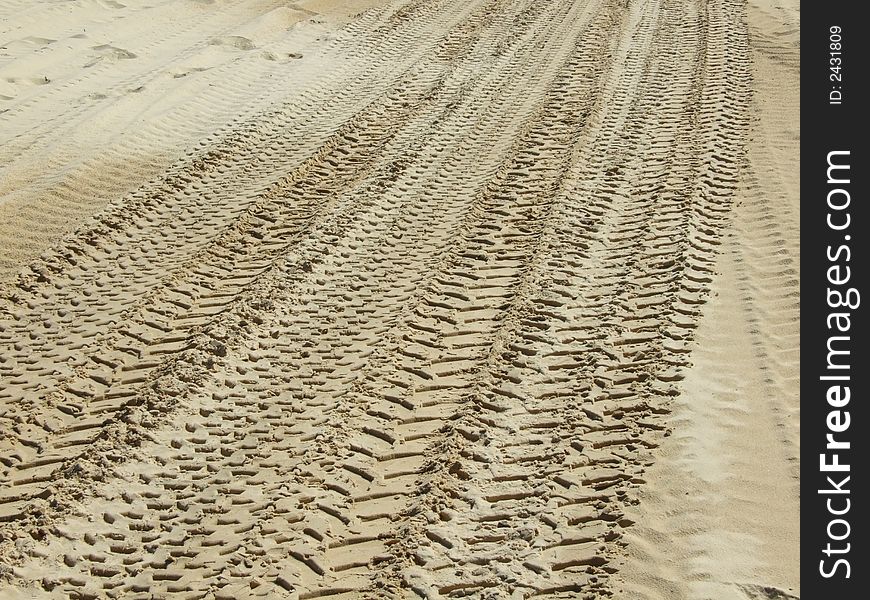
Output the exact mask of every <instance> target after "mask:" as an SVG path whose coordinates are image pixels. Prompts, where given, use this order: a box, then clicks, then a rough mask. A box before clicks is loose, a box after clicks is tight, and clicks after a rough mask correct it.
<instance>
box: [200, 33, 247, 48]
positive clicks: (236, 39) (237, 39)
mask: <svg viewBox="0 0 870 600" xmlns="http://www.w3.org/2000/svg"><path fill="white" fill-rule="evenodd" d="M209 44H211V45H212V46H226V47H229V48H235V49H236V50H253V49H254V48H256V47H257V46H256V45H254V42H252V41H251V40H249V39H248V38H246V37H242V36H240V35H225V36H222V37H216V38H212V40H211V41H210V42H209Z"/></svg>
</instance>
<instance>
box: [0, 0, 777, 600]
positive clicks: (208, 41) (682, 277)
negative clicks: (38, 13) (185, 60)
mask: <svg viewBox="0 0 870 600" xmlns="http://www.w3.org/2000/svg"><path fill="white" fill-rule="evenodd" d="M94 4H95V5H97V6H98V7H99V10H101V11H102V10H109V9H108V8H106V6H108V4H103V3H99V4H97V3H94ZM183 4H184V6H185V7H186V8H185V10H190V11H194V10H205V9H206V8H208V7H212V8H213V9H214V10H213V13H212V16H213V17H214V18H215V20H216V22H217V21H220V22H221V23H223V25H221V26H220V27H218V26H215V27H214V28H213V30H211V31H210V32H208V34H207V35H202V33H203V32H202V31H198V33H197V40H198V41H197V42H196V44H194V46H192V47H195V50H194V51H192V54H191V57H192V59H191V62H190V63H189V66H191V67H193V68H198V67H196V65H200V66H202V65H203V64H204V63H202V62H197V61H206V62H207V61H209V60H218V61H219V62H220V65H223V66H218V67H209V69H212V68H213V69H218V70H219V69H221V68H223V69H224V73H225V74H228V75H230V77H229V80H228V81H229V83H228V85H238V86H239V87H238V95H236V96H233V97H231V98H228V99H227V103H226V105H225V107H226V112H224V113H222V114H224V115H225V117H226V119H228V120H227V121H226V122H225V123H222V122H221V119H220V118H219V117H218V116H216V115H217V113H211V112H208V111H206V112H205V113H199V112H197V110H199V109H196V108H194V107H188V106H187V105H186V104H182V105H179V108H177V109H175V108H167V110H166V112H165V114H166V115H168V116H167V119H168V120H167V121H166V123H170V122H172V120H173V119H175V120H178V121H180V122H182V123H188V122H189V120H190V119H193V118H194V117H193V116H191V115H194V114H196V115H198V116H197V117H195V118H199V119H202V120H203V122H204V123H205V122H207V123H208V127H206V126H205V125H203V127H202V128H200V129H197V128H195V127H193V126H186V127H185V128H183V129H184V131H183V135H184V136H187V137H186V138H185V139H187V140H189V141H188V142H184V141H183V140H181V138H180V137H179V138H172V139H170V140H167V141H166V142H165V144H164V145H165V146H169V147H172V148H176V150H174V152H177V153H179V155H178V156H177V157H175V158H174V159H173V160H172V161H168V160H167V161H164V162H159V164H158V162H155V163H154V164H153V165H152V166H151V167H149V169H146V170H143V171H142V173H141V175H135V174H133V175H132V176H124V177H120V176H119V177H118V183H116V184H111V185H108V184H107V185H105V186H104V187H99V190H102V191H101V192H100V194H103V195H102V196H99V194H94V200H93V202H92V204H90V205H87V206H85V207H79V206H78V205H77V204H75V203H73V204H75V206H71V207H70V208H69V209H68V210H69V212H70V213H71V214H72V213H75V214H76V215H77V217H76V218H78V219H81V223H82V224H81V225H80V226H77V227H75V228H73V225H71V224H69V223H67V224H65V225H64V227H60V228H59V229H56V230H54V229H53V230H51V232H46V233H45V236H44V237H43V238H41V239H43V245H44V249H45V252H44V254H43V256H42V257H41V258H39V259H36V260H33V261H32V262H31V263H30V264H29V266H27V267H25V268H24V269H18V270H17V273H16V275H15V276H14V278H13V279H12V281H11V282H10V283H9V284H8V285H6V286H5V287H4V288H3V297H2V306H0V310H2V312H0V349H2V351H0V355H2V356H3V360H2V362H0V374H2V377H3V386H2V388H0V422H2V427H0V485H2V489H0V561H2V563H3V565H4V568H3V569H2V573H0V574H2V576H3V583H2V584H0V586H2V587H0V594H7V595H9V596H10V597H12V596H13V595H14V594H19V595H25V596H26V595H28V594H32V595H37V596H44V597H70V596H73V597H91V598H101V597H143V598H144V597H149V596H150V595H152V594H153V595H157V596H161V597H185V598H187V597H190V598H227V599H230V598H232V599H235V598H247V597H264V598H284V597H286V598H300V599H301V598H348V599H350V598H385V597H395V598H404V597H421V598H460V597H474V598H493V599H494V598H532V597H534V598H568V597H586V598H606V597H612V596H613V595H614V594H616V595H618V594H619V593H620V590H622V589H624V588H623V587H622V586H624V585H625V584H624V580H623V579H620V574H621V570H622V569H623V568H627V569H630V568H631V565H630V564H628V566H627V567H626V565H627V563H626V559H625V557H626V555H627V554H626V553H627V547H628V548H630V547H631V545H632V543H634V544H635V545H636V546H639V547H643V546H642V545H643V544H644V540H643V539H642V535H641V534H642V532H643V531H645V530H644V529H642V528H641V527H642V526H643V523H641V524H640V525H638V520H639V519H640V517H639V516H638V515H644V514H651V513H644V512H643V510H644V507H643V506H642V505H638V503H639V502H640V500H641V499H642V498H643V493H644V490H645V489H647V487H646V486H647V479H648V471H650V469H651V468H653V469H654V468H655V467H654V465H656V461H657V459H659V458H661V457H662V456H665V457H667V454H664V455H663V454H662V452H661V451H660V449H659V447H660V446H661V445H662V443H663V442H665V441H667V440H668V439H669V438H668V435H669V434H670V433H671V430H670V427H671V422H670V421H669V420H668V418H667V416H668V415H669V414H670V411H671V409H672V407H677V408H678V407H679V406H680V399H682V398H683V397H684V394H685V389H686V387H687V386H689V385H690V384H691V383H692V381H695V382H697V381H698V374H699V373H702V374H703V371H698V369H703V368H704V365H705V364H713V363H715V361H716V360H720V359H719V358H717V357H715V356H713V357H709V356H708V358H707V360H709V361H710V362H709V363H705V362H704V360H705V359H704V355H700V354H698V355H697V356H696V348H697V346H696V341H695V340H696V333H695V332H696V330H697V331H699V332H700V333H698V337H699V339H701V340H703V339H707V338H703V337H702V334H703V335H706V334H705V333H704V332H705V331H706V330H705V329H703V327H704V324H705V323H707V321H705V320H704V315H705V311H706V310H708V309H707V308H705V307H706V306H708V305H707V301H708V299H709V297H710V294H711V291H712V292H715V290H716V288H715V286H716V282H717V277H718V275H717V271H720V270H722V269H723V268H731V267H728V265H727V264H726V263H723V259H722V258H721V257H720V250H721V246H722V245H723V243H725V242H728V243H730V240H731V238H728V237H726V236H727V235H728V234H727V232H728V231H729V227H731V226H732V223H733V222H734V219H735V215H739V214H740V213H738V212H736V210H735V203H736V202H738V201H739V200H740V198H741V197H742V196H741V194H751V193H756V191H755V189H754V188H751V187H749V188H747V187H746V185H745V181H744V180H743V178H742V176H741V169H742V167H743V166H744V164H745V161H746V160H747V140H748V137H749V133H750V131H751V130H752V128H753V119H752V116H751V111H752V94H751V93H750V92H751V89H752V86H753V71H752V69H753V67H752V63H751V61H750V58H751V55H752V52H753V50H752V45H751V43H750V41H751V39H752V36H751V31H750V29H749V27H748V24H747V23H748V20H747V12H746V10H747V8H746V6H745V5H744V3H743V2H740V1H738V0H723V1H722V2H717V3H705V2H697V1H695V0H665V1H661V2H659V1H630V2H626V1H625V0H591V1H588V2H552V3H541V2H534V1H532V0H527V1H517V0H476V1H472V2H468V1H466V0H463V1H459V0H438V1H422V0H419V1H414V0H411V1H408V2H393V3H388V4H385V5H383V6H373V3H365V2H364V3H361V7H360V10H361V14H357V12H356V10H355V9H354V10H353V11H351V10H350V9H347V8H346V6H345V5H342V6H343V8H340V9H339V8H338V5H335V6H336V8H335V9H334V10H335V12H334V13H333V14H332V16H329V17H327V16H322V17H320V16H317V15H327V14H328V13H327V10H326V8H325V6H326V4H328V3H324V2H311V3H305V2H302V3H293V4H292V8H291V11H292V15H297V14H298V15H299V18H300V19H301V20H300V21H299V24H301V25H302V26H301V27H300V28H298V30H295V33H294V34H293V35H289V36H288V35H285V34H284V28H285V25H286V20H287V19H288V18H291V15H290V14H289V13H288V12H287V11H286V10H282V9H285V8H287V6H277V3H276V4H274V5H273V4H268V3H263V4H257V6H258V7H259V8H258V9H257V10H253V4H251V5H248V4H247V3H238V4H231V3H228V4H226V5H224V4H222V3H220V2H219V1H217V2H215V3H194V2H187V3H183ZM362 5H364V6H362ZM77 6H78V5H77ZM163 6H164V4H160V3H157V4H155V5H154V6H153V7H152V9H147V10H158V9H159V8H160V7H163ZM264 8H270V9H271V10H264ZM44 10H49V9H48V8H45V9H44ZM112 10H119V11H120V10H124V8H117V7H116V8H113V9H112ZM143 10H146V9H143ZM233 10H235V11H242V12H243V15H244V16H240V15H239V14H236V13H231V11H233ZM228 11H229V12H228ZM244 11H253V12H244ZM311 13H316V15H312V14H311ZM351 13H352V14H351ZM252 14H253V15H255V16H253V17H252V16H251V15H252ZM292 18H296V16H292ZM321 18H322V19H325V20H328V19H334V21H333V22H331V23H327V22H324V23H317V22H312V19H313V20H314V21H317V20H319V19H321ZM25 21H26V20H25ZM343 21H346V23H345V24H343V25H341V22H343ZM240 23H241V24H240ZM293 27H296V26H295V25H293V26H291V29H292V28H293ZM257 31H259V32H263V34H262V37H260V38H258V37H257V35H256V34H255V32H257ZM266 32H273V33H274V35H275V36H276V37H275V38H274V39H275V40H276V41H275V42H274V45H272V46H269V44H268V43H266V42H265V41H264V40H267V39H270V38H268V35H271V34H267V33H266ZM313 32H318V33H317V36H323V37H324V40H321V41H318V40H317V39H316V37H317V36H314V34H313ZM179 35H181V36H182V37H183V34H179ZM306 36H313V38H309V37H306ZM55 37H57V36H55ZM134 39H135V36H134V35H133V33H131V34H130V39H129V40H128V39H124V43H121V42H120V38H119V39H115V40H111V43H109V42H108V41H107V42H106V44H105V45H103V47H102V48H101V49H100V50H99V53H98V56H95V57H92V58H91V59H90V60H97V62H95V63H94V64H93V65H92V66H91V67H89V69H106V70H110V69H112V68H115V67H116V66H117V65H119V64H128V63H132V62H135V61H137V60H139V59H140V57H142V56H144V55H146V54H147V53H146V52H145V51H143V49H142V48H140V47H138V46H136V45H135V44H134V43H132V41H133V40H134ZM677 41H678V43H677ZM282 44H283V45H282ZM179 47H180V46H179ZM279 48H280V52H279ZM179 51H180V50H179ZM180 52H181V51H180ZM260 52H269V53H272V54H274V55H275V56H278V55H279V54H280V53H284V55H286V57H287V60H284V59H282V60H271V59H269V58H268V57H263V56H262V55H261V56H259V57H256V61H259V62H256V64H258V65H259V64H260V63H261V62H262V63H263V64H267V65H269V67H268V69H269V72H271V73H273V74H275V75H276V76H277V75H279V74H280V76H281V77H282V78H283V79H282V81H286V82H287V83H286V84H283V85H268V86H261V87H259V88H258V89H257V92H256V93H257V96H256V97H257V100H256V101H253V102H252V103H251V104H250V105H248V106H246V108H245V110H244V111H243V112H242V113H239V112H238V111H236V112H234V111H233V106H234V102H236V101H238V100H239V99H240V98H252V96H251V95H250V94H251V92H250V91H249V90H247V89H246V85H248V86H249V84H246V83H245V82H244V81H243V80H242V79H236V77H243V75H242V74H236V71H237V70H239V71H242V72H243V73H244V72H247V71H246V69H248V68H249V67H251V65H253V64H255V63H254V62H252V61H253V59H251V58H245V57H250V56H252V53H260ZM182 53H183V52H182ZM291 53H292V54H293V56H292V57H291V56H290V54H291ZM297 55H299V56H301V58H299V57H297ZM312 56H313V57H316V60H312V61H309V62H310V63H311V65H310V66H309V67H300V66H299V65H304V64H305V62H306V61H305V58H306V57H307V58H309V59H310V58H311V57H312ZM227 57H232V58H227ZM208 72H210V71H202V72H201V73H200V74H206V73H208ZM263 73H264V72H258V71H256V70H255V71H254V72H253V74H252V75H251V77H254V78H257V77H261V76H262V75H263ZM191 76H195V77H198V76H199V75H197V74H194V75H184V76H181V77H178V78H174V79H179V80H183V79H186V78H188V77H191ZM214 83H216V84H217V82H216V81H215V82H214ZM37 99H38V98H37ZM111 104H112V103H109V105H111ZM20 110H21V111H22V112H21V114H24V113H25V108H24V107H22V108H20ZM151 110H152V112H150V113H149V115H148V117H147V119H145V120H146V122H148V123H158V122H160V120H159V118H157V116H156V115H157V113H158V112H160V111H157V112H154V111H155V110H156V109H154V108H152V109H151ZM187 110H189V111H190V113H189V114H188V113H185V112H184V111H187ZM4 114H5V113H4ZM160 114H163V113H160ZM186 115H187V116H186ZM3 116H4V115H3V114H0V117H3ZM71 118H72V117H71V115H68V116H67V117H65V119H66V121H65V122H68V121H69V120H70V119H71ZM80 118H81V119H82V122H92V121H91V119H93V118H94V114H91V113H87V114H86V113H82V114H81V115H80ZM58 119H59V120H60V121H63V119H61V118H60V117H58ZM155 119H156V120H155ZM14 122H15V123H17V124H18V125H19V126H20V127H21V129H22V131H24V132H28V131H31V129H33V124H32V123H29V122H28V121H27V119H26V118H25V117H23V116H20V115H19V116H18V117H15V121H14ZM120 130H123V127H122V126H120V125H118V123H117V122H111V123H110V122H106V123H103V126H102V128H101V131H103V132H118V131H120ZM40 135H42V136H43V137H42V138H40V137H39V136H38V135H35V134H33V135H31V137H30V138H26V137H22V138H21V139H23V140H29V141H27V144H31V145H32V148H34V149H33V150H32V152H33V153H34V156H37V155H38V152H37V148H38V146H39V144H40V143H44V144H46V146H45V147H48V146H50V145H51V144H49V142H50V141H51V140H50V138H49V137H46V136H48V133H43V134H40ZM22 136H24V133H22ZM179 136H181V134H179ZM40 139H42V140H43V142H41V141H39V140H40ZM125 139H127V140H128V143H130V144H131V145H132V147H135V148H139V147H142V146H147V144H145V142H143V141H142V139H139V138H136V139H135V140H132V141H130V139H129V137H127V138H125ZM194 140H195V141H196V144H195V145H194V146H193V147H192V148H191V147H187V149H186V150H183V151H182V150H178V149H179V148H183V147H185V144H192V143H193V141H194ZM22 144H23V145H22V148H24V147H25V146H26V144H24V142H22ZM153 145H154V147H155V148H157V147H161V143H158V140H157V139H156V138H155V140H154V141H153ZM52 147H54V146H52ZM39 151H40V152H44V151H45V148H43V149H42V150H39ZM23 152H24V154H22V156H25V155H26V152H27V150H26V149H25V150H24V151H23ZM783 152H784V153H787V152H788V150H787V149H786V148H783ZM58 153H59V154H58V156H60V155H61V154H62V153H61V151H60V150H58ZM90 160H91V161H92V163H91V164H92V165H94V167H95V168H96V167H97V166H100V165H102V164H103V163H102V162H101V160H102V159H100V158H99V157H98V156H97V155H94V157H93V158H91V159H90ZM73 171H74V172H75V173H76V175H75V176H76V177H82V178H85V179H87V178H88V177H89V175H88V173H87V172H86V171H75V169H72V170H71V171H70V172H71V173H72V172H73ZM58 181H59V180H50V178H49V179H47V178H46V177H43V176H36V177H35V178H34V183H33V185H34V186H43V188H40V189H47V190H48V189H50V190H57V189H66V188H63V186H62V185H61V184H59V183H58ZM98 181H99V180H98ZM113 185H114V186H115V187H112V186H113ZM124 187H129V189H122V188H124ZM16 189H18V188H16ZM22 189H23V188H22ZM34 189H36V188H34ZM22 198H23V196H22ZM99 198H104V200H100V199H99ZM6 202H7V203H8V204H9V205H10V206H11V205H14V204H15V203H16V202H18V200H16V199H15V198H10V199H8V200H7V201H6ZM88 206H89V207H90V208H88ZM40 210H41V209H40V208H39V206H38V205H36V206H34V207H33V211H34V212H33V214H35V215H38V214H40V212H39V211H40ZM89 215H90V216H89ZM748 225H752V222H751V220H750V221H749V223H748ZM748 225H747V226H748ZM65 228H66V229H65ZM73 229H74V230H73ZM62 230H63V231H69V233H68V235H66V236H65V237H63V239H60V234H59V232H60V231H62ZM6 247H7V244H6V243H5V242H4V253H5V252H6ZM8 247H9V254H8V255H6V254H4V256H8V257H10V258H9V262H10V265H11V264H12V263H13V262H14V261H15V260H18V259H16V258H15V257H18V256H23V254H21V252H23V251H21V250H20V247H21V246H20V244H19V245H16V244H15V243H9V244H8ZM16 248H19V249H16ZM759 252H760V253H762V254H765V253H767V252H769V250H768V249H766V248H761V249H759ZM34 254H35V253H31V254H30V255H29V258H32V257H33V255H34ZM723 265H725V267H723ZM734 268H736V267H734ZM10 269H12V267H11V266H10ZM725 281H728V279H727V278H726V279H725ZM785 326H786V327H788V325H787V324H786V325H785ZM786 346H787V344H786ZM712 351H713V349H711V352H712ZM693 364H694V365H695V366H694V367H693ZM786 372H787V370H786ZM687 373H689V374H690V375H689V377H688V378H687ZM692 373H694V374H693V375H692ZM693 377H694V378H695V379H692V378H693ZM701 379H703V377H702V378H701ZM675 400H676V402H675ZM676 427H679V423H678V424H677V426H676ZM671 437H674V436H671ZM654 484H655V482H653V486H651V489H652V490H653V492H654V491H655V490H657V489H659V488H656V487H655V485H654ZM666 502H667V498H664V499H662V500H661V501H660V503H661V506H665V508H664V510H667V507H666V506H667V505H666ZM654 524H655V523H654V522H653V525H654ZM635 531H640V532H641V534H635V533H634V532H635ZM629 552H630V550H629ZM629 556H630V554H629ZM742 583H744V584H745V585H746V586H750V587H749V588H747V589H751V586H752V585H754V583H753V582H752V581H744V582H742ZM640 585H641V586H645V587H643V589H644V590H645V592H644V593H650V594H653V593H655V592H656V589H657V588H656V585H655V582H653V583H652V584H650V582H648V581H647V582H641V584H640Z"/></svg>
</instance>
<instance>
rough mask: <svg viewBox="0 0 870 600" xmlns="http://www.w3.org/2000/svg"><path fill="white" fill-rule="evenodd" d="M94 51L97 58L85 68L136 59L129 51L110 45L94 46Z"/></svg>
mask: <svg viewBox="0 0 870 600" xmlns="http://www.w3.org/2000/svg"><path fill="white" fill-rule="evenodd" d="M92 49H93V50H96V52H97V56H96V57H95V58H94V59H92V60H91V61H89V62H88V63H87V64H85V68H88V67H92V66H94V65H95V64H97V63H99V62H101V61H111V62H117V61H119V60H131V59H134V58H136V55H135V54H133V53H132V52H130V51H129V50H124V49H123V48H118V47H116V46H112V45H109V44H101V45H99V46H92Z"/></svg>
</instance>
